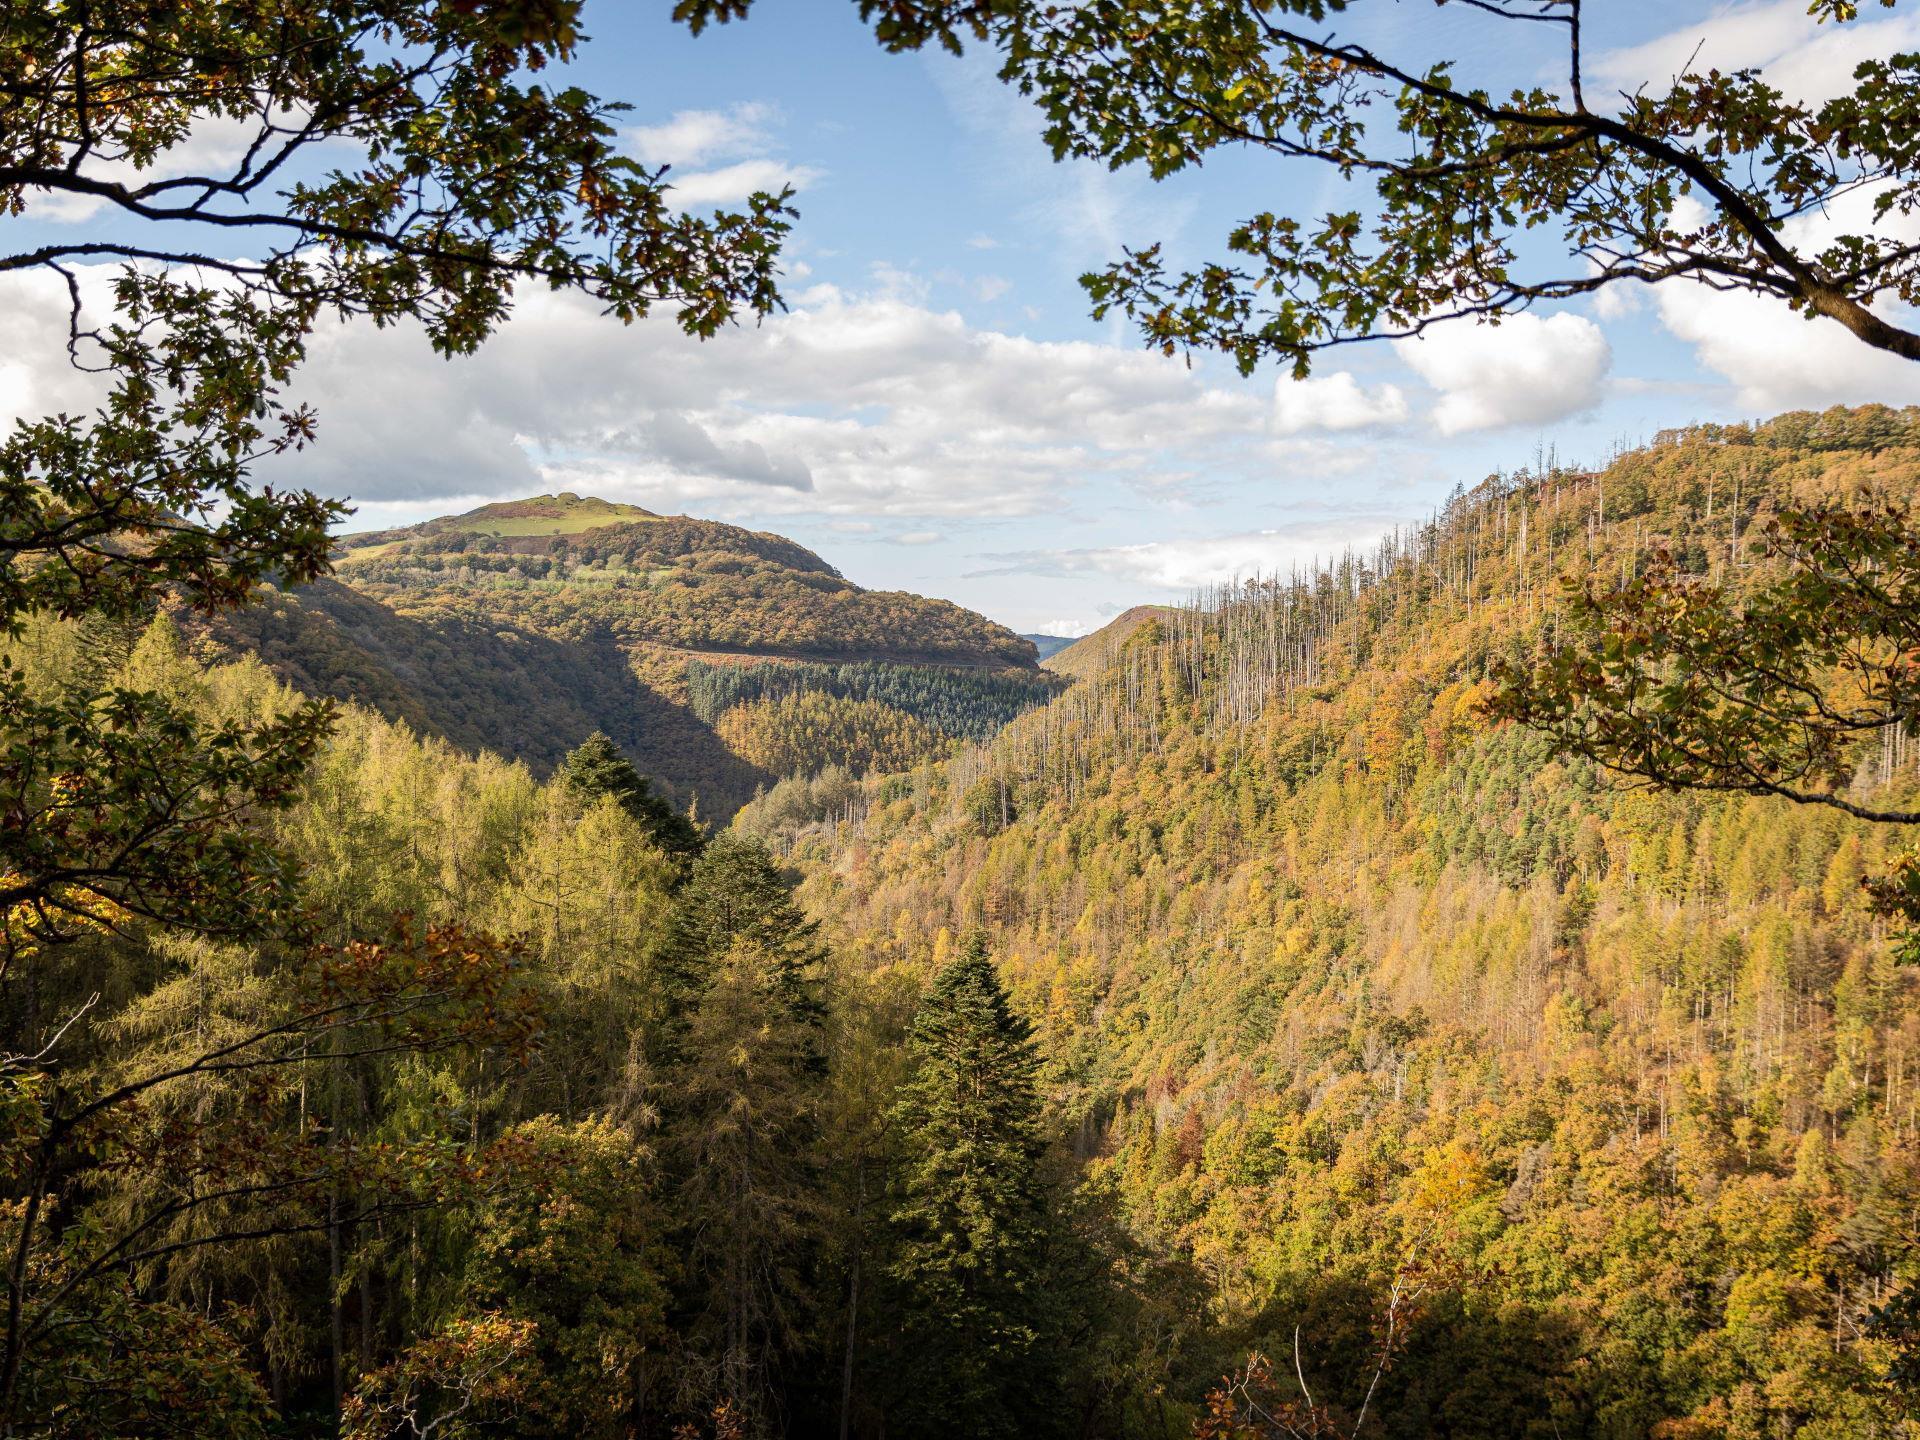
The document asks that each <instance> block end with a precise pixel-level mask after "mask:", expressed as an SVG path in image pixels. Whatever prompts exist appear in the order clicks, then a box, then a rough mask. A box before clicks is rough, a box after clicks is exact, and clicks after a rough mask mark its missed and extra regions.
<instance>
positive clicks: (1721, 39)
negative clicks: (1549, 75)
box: [1589, 0, 1920, 104]
mask: <svg viewBox="0 0 1920 1440" xmlns="http://www.w3.org/2000/svg"><path fill="white" fill-rule="evenodd" d="M1869 13H1871V12H1869ZM1915 48H1920V15H1913V14H1901V15H1894V16H1890V17H1888V18H1885V19H1878V18H1876V19H1861V20H1855V21H1849V22H1848V23H1846V24H1844V25H1841V24H1835V23H1834V22H1832V21H1828V22H1827V23H1825V24H1820V23H1819V22H1817V21H1815V20H1814V18H1813V17H1812V16H1811V15H1809V14H1808V13H1807V4H1806V0H1766V3H1763V4H1744V5H1723V6H1721V7H1719V8H1718V9H1716V10H1714V11H1713V13H1712V14H1710V15H1708V16H1707V17H1706V18H1705V19H1703V20H1700V21H1697V22H1695V23H1693V24H1689V25H1683V26H1680V27H1679V28H1677V29H1675V30H1672V31H1669V32H1668V33H1666V34H1664V35H1662V36H1660V37H1658V38H1657V39H1654V40H1649V41H1647V42H1646V43H1644V44H1641V45H1635V46H1632V47H1629V48H1626V49H1620V50H1613V51H1608V52H1606V53H1604V54H1602V55H1600V56H1598V57H1596V58H1595V60H1594V61H1593V62H1592V64H1591V65H1590V67H1589V74H1590V75H1591V76H1592V78H1593V79H1595V80H1598V81H1600V82H1603V83H1604V84H1605V85H1606V86H1607V87H1608V88H1610V89H1614V90H1623V91H1628V92H1632V91H1634V90H1637V89H1638V88H1640V87H1641V86H1642V85H1645V86H1647V87H1648V88H1649V90H1651V91H1653V92H1656V93H1657V92H1659V91H1662V90H1664V89H1666V87H1667V86H1668V85H1670V84H1671V83H1672V81H1673V80H1674V79H1675V78H1676V77H1677V76H1679V75H1680V74H1681V73H1683V72H1687V71H1690V72H1691V73H1694V74H1702V75H1704V74H1705V73H1706V72H1707V71H1709V70H1715V69H1717V70H1719V71H1721V72H1722V73H1725V72H1728V71H1732V70H1740V69H1746V68H1757V69H1761V70H1764V71H1765V73H1766V80H1767V83H1768V84H1769V85H1772V86H1773V87H1774V88H1775V89H1777V90H1780V91H1781V92H1782V93H1784V94H1785V95H1786V96H1787V98H1788V99H1790V100H1797V101H1802V102H1805V103H1812V104H1817V103H1819V102H1820V101H1823V100H1828V99H1831V98H1832V97H1834V96H1836V95H1841V94H1844V93H1846V92H1847V91H1849V90H1851V89H1852V88H1853V72H1854V69H1855V67H1856V66H1858V65H1859V64H1860V62H1861V61H1862V60H1870V59H1886V58H1887V57H1888V56H1891V55H1894V54H1896V53H1899V52H1901V51H1908V50H1913V49H1915ZM1590 88H1597V87H1590Z"/></svg>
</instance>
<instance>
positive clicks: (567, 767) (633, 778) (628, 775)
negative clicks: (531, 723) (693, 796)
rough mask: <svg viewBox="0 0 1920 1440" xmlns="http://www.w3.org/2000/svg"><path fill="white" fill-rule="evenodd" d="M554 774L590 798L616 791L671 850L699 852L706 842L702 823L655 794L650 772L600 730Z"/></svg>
mask: <svg viewBox="0 0 1920 1440" xmlns="http://www.w3.org/2000/svg"><path fill="white" fill-rule="evenodd" d="M554 778H555V779H557V780H559V781H560V783H561V784H563V785H565V786H566V787H567V788H568V789H569V790H572V791H574V792H576V793H577V794H579V795H581V796H583V797H585V798H587V799H590V800H591V799H597V798H599V797H600V796H602V795H611V796H613V798H614V799H616V800H618V801H619V802H620V805H621V808H622V809H624V810H625V811H626V812H627V813H628V814H629V815H631V816H633V818H634V819H635V820H638V821H639V822H640V823H641V824H642V825H644V826H645V827H646V830H647V834H648V835H649V836H650V837H651V838H652V840H653V843H654V844H656V845H658V846H659V847H660V848H661V849H662V850H664V851H666V852H667V853H668V854H669V855H678V856H682V857H691V856H694V855H698V854H699V853H700V850H701V847H702V846H703V845H704V844H705V843H706V837H705V836H703V835H702V834H701V833H700V830H699V828H698V827H697V826H695V825H694V823H693V822H692V821H691V820H689V819H687V817H686V816H684V815H682V814H681V813H680V812H679V811H677V810H675V809H674V808H673V807H672V806H671V805H669V804H668V803H667V802H666V801H665V800H664V799H662V798H661V797H660V796H659V795H657V794H655V793H654V789H653V786H652V784H651V783H649V781H648V780H647V777H646V776H644V775H642V774H641V773H640V772H639V771H638V770H636V769H634V768H633V763H632V762H631V761H629V760H628V759H627V757H626V756H625V755H622V754H621V753H620V747H619V746H617V745H615V744H614V743H613V741H611V740H609V739H608V738H607V737H606V736H605V735H603V734H601V733H600V732H599V731H598V730H596V731H594V733H593V734H591V735H589V736H588V737H587V738H586V739H585V740H583V741H581V742H580V744H579V745H578V746H577V747H575V748H574V749H573V750H572V751H570V752H569V753H568V755H567V758H566V759H564V760H562V761H561V762H560V768H559V769H558V770H556V771H555V772H554Z"/></svg>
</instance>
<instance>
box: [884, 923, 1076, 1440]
mask: <svg viewBox="0 0 1920 1440" xmlns="http://www.w3.org/2000/svg"><path fill="white" fill-rule="evenodd" d="M908 1051H909V1055H910V1058H911V1062H912V1072H911V1075H910V1077H909V1079H908V1080H907V1082H906V1083H905V1084H904V1085H903V1086H902V1087H901V1091H900V1095H899V1099H898V1101H897V1102H896V1104H895V1106H894V1112H893V1121H894V1128H895V1131H896V1133H897V1135H898V1137H899V1154H898V1161H897V1165H898V1169H897V1174H896V1197H895V1204H894V1211H893V1215H892V1228H893V1232H894V1237H893V1238H894V1251H893V1258H892V1263H891V1265H890V1272H891V1277H892V1279H893V1281H894V1283H895V1287H896V1292H897V1294H896V1303H898V1304H899V1305H900V1307H901V1309H902V1312H903V1313H902V1318H901V1322H900V1344H901V1348H902V1351H903V1356H902V1359H903V1361H904V1363H903V1364H901V1365H900V1366H898V1367H896V1368H895V1372H894V1373H895V1378H896V1381H897V1383H898V1386H899V1389H898V1393H897V1395H896V1398H895V1402H894V1404H893V1406H891V1407H890V1411H891V1413H892V1415H893V1416H894V1417H896V1418H897V1421H898V1433H899V1434H901V1435H905V1436H919V1435H927V1436H935V1435H952V1434H956V1433H960V1432H961V1431H964V1432H965V1433H967V1434H969V1435H972V1436H976V1437H992V1436H1002V1435H1005V1436H1012V1435H1022V1436H1028V1435H1037V1434H1043V1433H1046V1431H1047V1430H1048V1428H1049V1417H1050V1416H1051V1415H1052V1414H1053V1413H1054V1412H1055V1410H1056V1408H1057V1407H1056V1406H1055V1404H1054V1403H1053V1400H1054V1398H1055V1392H1056V1390H1057V1386H1056V1383H1055V1381H1056V1376H1055V1374H1054V1372H1055V1371H1056V1370H1057V1368H1058V1364H1057V1361H1058V1357H1057V1355H1056V1354H1055V1352H1054V1349H1053V1345H1052V1332H1053V1330H1054V1328H1055V1327H1054V1326H1053V1324H1052V1323H1051V1316H1050V1314H1049V1309H1050V1307H1049V1302H1048V1297H1047V1277H1046V1268H1047V1250H1048V1242H1049V1226H1048V1194H1047V1187H1046V1185H1045V1183H1044V1180H1043V1178H1042V1175H1041V1168H1040V1167H1041V1160H1042V1157H1043V1156H1044V1154H1045V1151H1046V1141H1045V1138H1044V1135H1043V1132H1042V1128H1041V1116H1040V1096H1039V1092H1038V1088H1037V1074H1038V1065H1039V1062H1038V1059H1037V1057H1036V1056H1035V1054H1034V1050H1033V1046H1032V1043H1031V1032H1030V1031H1029V1028H1028V1026H1027V1024H1026V1022H1025V1021H1024V1020H1022V1019H1021V1018H1020V1017H1019V1016H1018V1015H1016V1014H1015V1013H1014V1011H1013V1009H1012V1007H1011V1005H1009V1003H1008V1001H1007V995H1006V992H1005V991H1004V990H1003V989H1002V988H1001V986H1000V982H999V980H998V978H997V977H996V976H995V974H994V970H993V962H992V961H991V960H990V959H989V958H988V955H987V949H986V942H985V941H984V940H983V939H981V938H979V937H975V938H974V939H973V940H972V941H970V942H969V944H968V945H967V947H966V949H965V951H964V952H963V953H962V955H961V956H960V958H959V959H957V960H955V961H954V962H953V963H952V964H950V965H948V966H947V967H946V969H944V970H942V971H941V972H940V974H939V976H938V977H937V978H936V979H935V981H934V983H933V987H932V989H931V990H929V991H928V993H927V996H926V998H925V1000H923V1001H922V1003H921V1006H920V1011H919V1014H918V1015H917V1016H916V1017H915V1019H914V1024H913V1031H912V1034H911V1036H910V1038H909V1041H908Z"/></svg>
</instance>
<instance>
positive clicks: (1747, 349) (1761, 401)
mask: <svg viewBox="0 0 1920 1440" xmlns="http://www.w3.org/2000/svg"><path fill="white" fill-rule="evenodd" d="M1874 193H1875V192H1874V191H1873V190H1872V189H1862V190H1856V191H1854V192H1852V193H1851V194H1849V195H1846V196H1843V197H1841V198H1840V199H1839V200H1837V201H1835V202H1834V203H1833V204H1832V205H1831V206H1829V207H1828V209H1827V210H1826V211H1825V212H1824V213H1816V214H1811V215H1806V216H1802V217H1800V218H1798V219H1796V220H1794V221H1792V222H1790V223H1789V224H1788V225H1786V226H1784V227H1783V228H1782V231H1781V234H1782V238H1784V239H1785V240H1786V242H1787V243H1788V244H1789V245H1791V246H1793V248H1794V249H1795V250H1797V251H1799V252H1800V253H1801V254H1803V255H1808V254H1817V253H1818V252H1819V251H1820V250H1821V249H1822V248H1824V247H1825V246H1827V245H1829V244H1831V243H1832V242H1833V240H1834V238H1835V237H1836V236H1839V235H1845V234H1849V233H1853V234H1862V233H1869V232H1873V233H1878V234H1881V235H1885V236H1890V237H1892V238H1895V239H1899V240H1904V241H1906V242H1908V243H1913V242H1916V241H1920V216H1906V217H1901V216H1898V215H1894V216H1891V217H1889V218H1888V220H1887V221H1885V222H1883V223H1876V220H1875V217H1874V215H1873V202H1874ZM1676 219H1677V223H1678V224H1679V225H1680V226H1682V227H1683V228H1685V227H1690V226H1694V225H1697V224H1699V223H1700V220H1701V212H1700V210H1699V207H1698V205H1697V204H1696V203H1695V202H1691V201H1689V202H1687V204H1686V205H1683V206H1682V207H1681V209H1680V211H1679V213H1678V214H1677V217H1676ZM1653 292H1654V295H1655V298H1656V300H1657V305H1658V313H1659V316H1660V320H1661V323H1662V324H1664V325H1665V326H1666V328H1667V330H1668V331H1669V332H1670V333H1671V334H1673V335H1674V336H1675V337H1676V338H1678V339H1680V340H1682V341H1685V342H1686V343H1687V344H1689V345H1691V346H1692V347H1693V349H1694V355H1695V357H1696V358H1697V359H1698V360H1699V362H1700V364H1701V365H1702V366H1703V367H1705V368H1706V369H1709V370H1712V371H1715V372H1717V373H1718V374H1720V375H1722V376H1724V377H1725V378H1726V379H1727V380H1728V381H1730V382H1731V383H1732V384H1733V385H1735V386H1736V387H1738V393H1739V403H1740V406H1741V408H1742V409H1745V410H1748V411H1751V412H1754V413H1759V414H1765V413H1770V412H1773V411H1779V410H1789V409H1797V408H1819V407H1823V406H1827V405H1834V404H1843V403H1844V404H1852V405H1858V404H1861V403H1864V402H1866V401H1869V400H1878V401H1882V402H1885V403H1888V404H1895V405H1904V404H1914V403H1920V366H1916V365H1914V363H1913V362H1912V361H1911V360H1902V359H1899V358H1898V357H1896V356H1893V355H1889V354H1887V353H1886V352H1884V351H1881V350H1875V349H1873V348H1872V347H1870V346H1868V345H1865V344H1863V343H1862V342H1861V341H1859V340H1857V339H1855V338H1854V336H1853V334H1852V332H1851V331H1848V330H1847V329H1845V328H1844V327H1842V326H1841V325H1840V324H1839V323H1838V322H1837V321H1833V320H1827V319H1824V318H1822V319H1808V318H1807V317H1805V316H1802V315H1796V314H1794V313H1793V312H1792V311H1791V310H1789V309H1788V308H1787V306H1786V303H1785V302H1784V301H1781V300H1777V299H1775V298H1773V297H1772V296H1768V295H1754V294H1745V293H1738V292H1732V291H1720V290H1714V289H1711V288H1709V287H1708V286H1705V285H1701V284H1697V283H1692V282H1684V281H1682V282H1673V281H1669V282H1667V283H1666V284H1662V285H1658V286H1655V287H1653ZM1887 314H1888V317H1889V318H1890V319H1892V320H1894V321H1895V322H1896V323H1899V324H1904V325H1907V326H1912V325H1913V324H1915V322H1916V316H1915V313H1914V312H1913V311H1912V310H1911V309H1908V308H1905V307H1899V306H1888V307H1887Z"/></svg>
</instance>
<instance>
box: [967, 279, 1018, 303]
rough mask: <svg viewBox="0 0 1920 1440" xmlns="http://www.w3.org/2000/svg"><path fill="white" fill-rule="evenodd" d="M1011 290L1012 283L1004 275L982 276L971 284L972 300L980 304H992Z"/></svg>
mask: <svg viewBox="0 0 1920 1440" xmlns="http://www.w3.org/2000/svg"><path fill="white" fill-rule="evenodd" d="M1011 289H1013V281H1011V280H1009V279H1007V277H1006V276H1004V275H982V276H981V277H980V278H979V279H977V280H975V281H974V282H973V298H974V299H976V300H978V301H980V302H981V303H982V304H992V303H993V302H994V301H995V300H998V299H999V298H1000V297H1001V296H1002V295H1004V294H1006V293H1007V292H1008V291H1009V290H1011Z"/></svg>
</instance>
